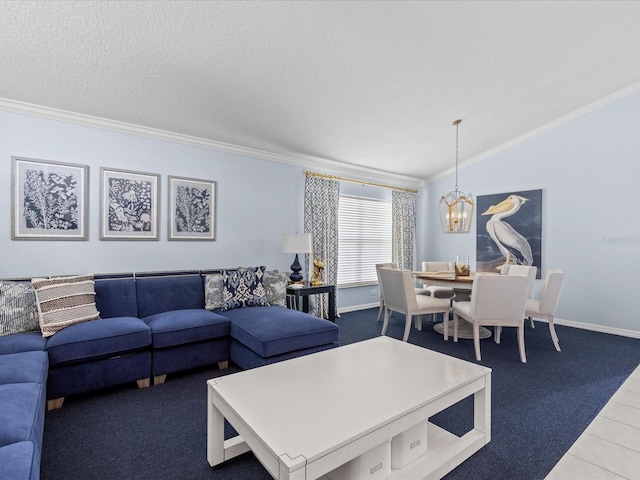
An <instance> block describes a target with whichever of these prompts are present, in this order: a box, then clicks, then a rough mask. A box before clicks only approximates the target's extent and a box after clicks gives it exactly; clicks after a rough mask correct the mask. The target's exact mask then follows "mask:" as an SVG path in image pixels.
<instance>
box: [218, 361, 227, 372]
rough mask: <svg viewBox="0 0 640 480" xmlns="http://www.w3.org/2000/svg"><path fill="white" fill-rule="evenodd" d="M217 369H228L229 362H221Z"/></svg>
mask: <svg viewBox="0 0 640 480" xmlns="http://www.w3.org/2000/svg"><path fill="white" fill-rule="evenodd" d="M218 368H219V369H220V370H224V369H225V368H229V360H225V361H223V362H218Z"/></svg>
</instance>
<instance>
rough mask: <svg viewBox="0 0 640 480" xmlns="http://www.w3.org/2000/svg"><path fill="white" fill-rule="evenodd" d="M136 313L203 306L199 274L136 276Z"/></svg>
mask: <svg viewBox="0 0 640 480" xmlns="http://www.w3.org/2000/svg"><path fill="white" fill-rule="evenodd" d="M136 291H137V297H138V315H139V316H140V318H145V317H148V316H150V315H155V314H156V313H161V312H171V311H173V310H184V309H188V308H204V283H203V279H202V277H201V276H200V275H197V274H195V275H190V274H188V275H167V276H159V277H137V278H136Z"/></svg>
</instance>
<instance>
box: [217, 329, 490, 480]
mask: <svg viewBox="0 0 640 480" xmlns="http://www.w3.org/2000/svg"><path fill="white" fill-rule="evenodd" d="M207 383H208V391H209V394H208V426H207V460H208V462H209V464H210V465H211V466H214V465H218V464H220V463H222V462H224V461H225V460H229V459H231V458H233V457H236V456H238V455H240V454H242V453H245V452H247V451H249V450H251V451H253V453H254V454H255V456H256V457H257V458H258V460H259V461H260V462H261V463H262V464H263V465H264V467H265V468H266V469H267V471H268V472H269V473H270V474H271V475H272V476H273V477H274V478H276V479H282V480H303V479H317V478H320V477H322V476H323V475H325V474H326V473H328V472H331V471H332V470H334V469H335V468H337V467H339V466H341V465H343V464H345V463H346V462H348V461H349V460H351V459H353V458H355V457H357V456H359V455H361V454H363V453H365V452H367V451H368V450H370V449H372V448H374V447H376V446H378V445H380V444H382V443H384V442H385V441H388V440H390V439H391V438H392V437H394V436H395V435H398V434H399V433H401V432H404V431H405V430H407V429H409V428H410V427H412V426H414V425H417V424H418V423H420V422H422V421H426V420H427V419H428V418H429V417H431V416H433V415H435V414H436V413H438V412H440V411H442V410H444V409H445V408H447V407H449V406H451V405H453V404H455V403H457V402H459V401H460V400H462V399H464V398H466V397H469V396H471V395H473V396H474V427H473V428H472V429H471V430H470V431H469V432H467V433H466V434H464V435H463V436H462V437H457V436H456V435H453V434H451V433H449V432H446V431H445V430H443V429H441V428H439V427H437V426H436V425H433V424H431V423H429V424H428V429H427V432H428V433H427V445H428V451H427V453H426V454H425V455H424V456H422V457H420V458H419V459H418V460H416V461H414V462H412V463H410V464H409V465H407V466H405V467H404V468H402V469H399V470H392V476H391V478H394V479H395V478H420V479H422V478H441V477H443V476H444V475H446V473H448V472H450V471H451V470H452V469H453V468H455V467H456V466H457V465H459V464H460V463H462V462H463V461H464V460H466V459H467V458H469V457H470V456H471V455H472V454H473V453H475V452H476V451H478V450H479V449H480V448H482V447H483V446H484V445H486V444H487V443H488V442H489V441H490V439H491V369H489V368H486V367H482V366H480V365H476V364H473V363H470V362H466V361H463V360H459V359H457V358H453V357H450V356H447V355H443V354H441V353H437V352H434V351H431V350H427V349H425V348H422V347H418V346H416V345H412V344H409V343H404V342H401V341H399V340H395V339H392V338H390V337H378V338H375V339H371V340H366V341H363V342H359V343H354V344H351V345H347V346H343V347H338V348H334V349H332V350H327V351H324V352H320V353H315V354H312V355H307V356H304V357H299V358H296V359H293V360H288V361H285V362H280V363H275V364H272V365H268V366H265V367H260V368H256V369H252V370H247V371H243V372H239V373H235V374H232V375H227V376H224V377H219V378H215V379H212V380H209V381H208V382H207ZM225 418H226V419H227V420H228V421H229V423H230V424H231V425H232V426H233V427H234V428H235V429H236V431H237V432H238V433H239V434H240V435H239V436H237V437H234V438H231V439H229V440H226V441H225V440H224V419H225Z"/></svg>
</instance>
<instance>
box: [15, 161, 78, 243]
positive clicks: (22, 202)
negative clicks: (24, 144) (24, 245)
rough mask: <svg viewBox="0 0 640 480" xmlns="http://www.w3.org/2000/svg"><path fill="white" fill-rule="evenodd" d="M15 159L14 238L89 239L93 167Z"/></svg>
mask: <svg viewBox="0 0 640 480" xmlns="http://www.w3.org/2000/svg"><path fill="white" fill-rule="evenodd" d="M11 160H12V162H13V163H12V172H11V175H12V181H11V238H12V239H13V240H87V238H88V232H87V215H88V214H87V212H88V190H89V184H88V177H89V167H88V166H86V165H75V164H71V163H59V162H51V161H47V160H36V159H32V158H20V157H11Z"/></svg>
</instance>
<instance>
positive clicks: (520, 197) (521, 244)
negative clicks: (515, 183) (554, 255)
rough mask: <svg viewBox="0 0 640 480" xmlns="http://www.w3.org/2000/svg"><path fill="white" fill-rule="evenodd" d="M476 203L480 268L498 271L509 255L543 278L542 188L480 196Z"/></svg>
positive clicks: (477, 258) (478, 262)
mask: <svg viewBox="0 0 640 480" xmlns="http://www.w3.org/2000/svg"><path fill="white" fill-rule="evenodd" d="M476 205H477V210H476V212H477V217H476V218H477V221H476V225H477V227H476V271H478V272H494V273H495V272H497V271H499V270H500V269H501V267H502V265H503V264H504V263H507V255H508V256H509V261H508V263H512V264H519V265H532V266H534V267H537V273H536V278H542V189H537V190H524V191H511V192H505V193H497V194H491V195H478V196H477V197H476ZM505 224H506V225H505ZM499 225H500V226H499Z"/></svg>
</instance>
